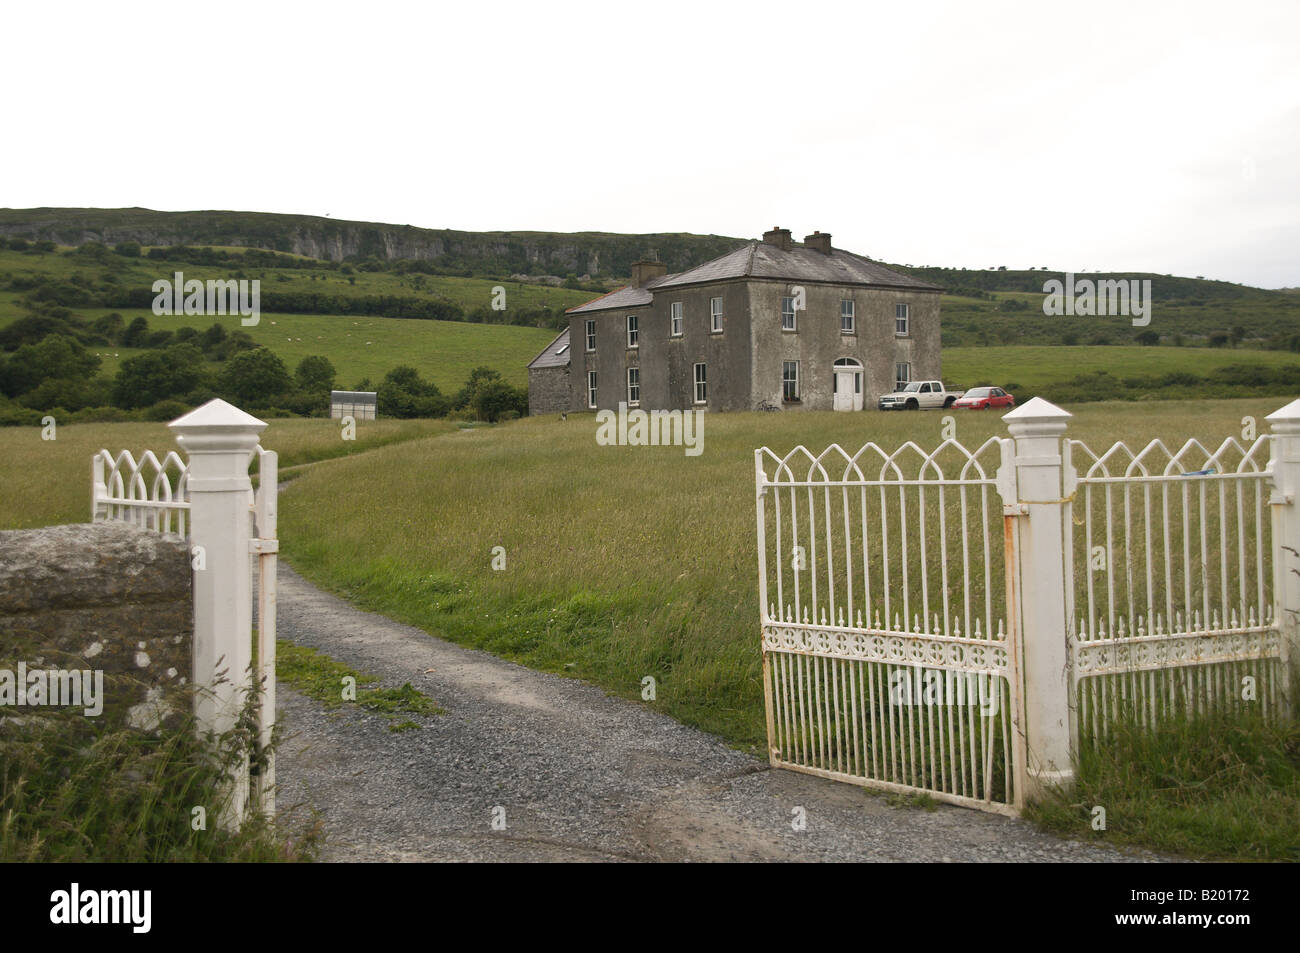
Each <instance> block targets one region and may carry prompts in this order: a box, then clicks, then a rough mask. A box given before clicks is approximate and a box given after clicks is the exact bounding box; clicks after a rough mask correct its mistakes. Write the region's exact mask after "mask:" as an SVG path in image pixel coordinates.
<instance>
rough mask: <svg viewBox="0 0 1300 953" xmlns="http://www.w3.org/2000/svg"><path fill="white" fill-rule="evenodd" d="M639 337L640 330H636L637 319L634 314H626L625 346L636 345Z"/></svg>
mask: <svg viewBox="0 0 1300 953" xmlns="http://www.w3.org/2000/svg"><path fill="white" fill-rule="evenodd" d="M640 338H641V332H640V331H638V330H637V320H636V315H635V314H629V315H628V316H627V346H628V347H636V346H637V342H638V341H639V340H640Z"/></svg>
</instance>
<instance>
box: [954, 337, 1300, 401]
mask: <svg viewBox="0 0 1300 953" xmlns="http://www.w3.org/2000/svg"><path fill="white" fill-rule="evenodd" d="M1233 364H1248V365H1252V366H1255V367H1296V366H1300V354H1291V353H1289V352H1287V351H1257V350H1252V351H1239V350H1219V349H1217V348H1203V347H1195V348H1193V347H1141V346H1127V347H1120V346H1106V347H1089V346H1085V345H1079V346H1075V347H1064V346H1057V347H1050V346H1017V345H1010V346H1000V347H951V348H944V349H943V377H944V383H945V384H947V385H948V386H949V387H952V388H955V389H957V390H967V389H969V388H971V387H976V386H979V385H981V384H993V385H996V386H1006V385H1007V384H1017V385H1019V386H1017V387H1015V388H1013V390H1014V391H1015V393H1016V394H1017V395H1021V396H1023V395H1025V394H1032V393H1034V392H1035V391H1037V390H1039V389H1040V388H1043V387H1047V386H1050V385H1053V384H1058V383H1061V382H1063V381H1068V380H1071V379H1073V378H1075V377H1079V376H1083V375H1086V374H1092V373H1095V372H1097V371H1106V372H1107V373H1109V374H1111V375H1112V376H1114V377H1116V378H1119V379H1120V380H1123V379H1124V378H1130V377H1138V378H1155V377H1160V376H1163V375H1165V374H1172V373H1177V372H1186V373H1191V374H1196V375H1198V376H1205V375H1206V374H1208V373H1210V372H1211V371H1213V370H1215V369H1217V368H1220V367H1227V366H1229V365H1233ZM1278 406H1281V405H1280V404H1279V405H1278Z"/></svg>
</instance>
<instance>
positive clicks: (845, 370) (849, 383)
mask: <svg viewBox="0 0 1300 953" xmlns="http://www.w3.org/2000/svg"><path fill="white" fill-rule="evenodd" d="M831 406H832V407H833V408H834V409H835V410H861V409H862V370H861V368H857V367H837V368H835V394H834V400H833V401H832V402H831Z"/></svg>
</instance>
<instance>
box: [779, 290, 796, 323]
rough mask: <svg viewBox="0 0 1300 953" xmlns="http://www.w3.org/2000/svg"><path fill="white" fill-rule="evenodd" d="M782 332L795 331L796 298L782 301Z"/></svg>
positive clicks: (787, 298)
mask: <svg viewBox="0 0 1300 953" xmlns="http://www.w3.org/2000/svg"><path fill="white" fill-rule="evenodd" d="M781 330H782V331H793V330H794V298H790V297H786V298H782V299H781Z"/></svg>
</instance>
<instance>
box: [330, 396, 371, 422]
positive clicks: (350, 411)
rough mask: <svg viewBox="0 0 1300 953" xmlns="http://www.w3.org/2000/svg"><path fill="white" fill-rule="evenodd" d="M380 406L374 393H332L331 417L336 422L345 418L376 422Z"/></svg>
mask: <svg viewBox="0 0 1300 953" xmlns="http://www.w3.org/2000/svg"><path fill="white" fill-rule="evenodd" d="M378 405H379V401H378V397H377V395H376V394H375V392H374V391H369V390H332V391H330V417H331V418H333V419H334V420H339V419H341V418H343V417H351V418H352V419H353V420H374V419H375V411H376V408H377V407H378Z"/></svg>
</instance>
